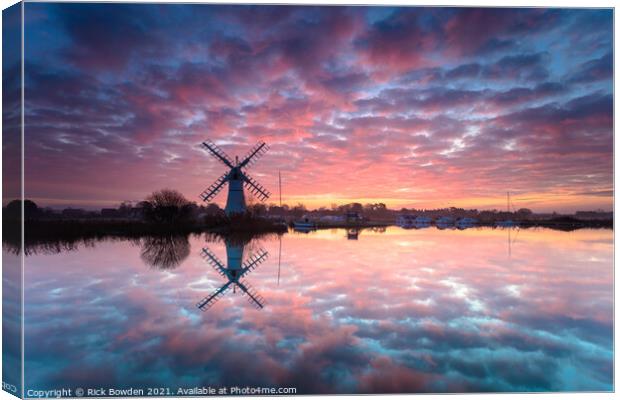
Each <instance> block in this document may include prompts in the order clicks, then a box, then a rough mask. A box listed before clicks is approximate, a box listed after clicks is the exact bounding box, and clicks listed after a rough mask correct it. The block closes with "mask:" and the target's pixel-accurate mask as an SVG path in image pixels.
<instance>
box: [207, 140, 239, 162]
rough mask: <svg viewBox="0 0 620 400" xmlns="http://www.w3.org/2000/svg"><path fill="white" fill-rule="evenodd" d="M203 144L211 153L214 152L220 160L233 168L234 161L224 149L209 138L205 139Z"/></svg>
mask: <svg viewBox="0 0 620 400" xmlns="http://www.w3.org/2000/svg"><path fill="white" fill-rule="evenodd" d="M202 146H203V147H204V148H206V149H207V150H209V151H210V152H211V154H213V155H214V156H215V157H216V158H217V159H218V160H220V161H221V162H223V163H224V164H225V165H226V166H228V167H230V168H233V162H232V160H231V158H230V157H228V155H227V154H226V153H225V152H224V150H222V149H220V148H219V147H218V146H216V144H215V143H213V142H211V141H209V140H205V141H204V142H202Z"/></svg>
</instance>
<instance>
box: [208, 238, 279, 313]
mask: <svg viewBox="0 0 620 400" xmlns="http://www.w3.org/2000/svg"><path fill="white" fill-rule="evenodd" d="M225 243H226V258H227V264H224V263H223V262H222V261H221V260H220V259H219V258H218V257H217V256H216V255H215V254H213V252H212V251H211V250H210V249H209V248H208V247H205V248H203V249H202V252H201V255H202V257H203V258H204V259H205V260H206V261H207V263H209V265H211V267H213V269H215V271H217V273H218V274H220V275H221V276H223V277H225V278H226V279H227V280H228V282H226V283H224V284H223V285H222V286H221V287H220V288H219V289H217V290H216V291H214V292H213V293H211V294H210V295H208V296H207V297H205V298H204V299H202V300H201V301H199V302H198V303H197V304H196V306H197V307H198V308H199V309H201V310H202V311H206V310H208V309H209V308H211V307H213V305H214V304H215V303H217V302H218V301H219V300H220V299H221V298H222V297H223V296H224V293H226V292H227V291H228V290H229V289H230V288H232V289H233V290H235V288H239V289H240V290H241V294H243V295H247V299H248V301H249V302H250V304H252V305H254V306H255V307H256V308H263V307H264V305H265V300H264V299H263V297H262V296H261V295H259V294H258V292H257V291H256V290H255V289H254V288H252V286H250V284H249V283H248V282H247V281H245V280H243V278H244V277H245V276H246V275H247V274H249V273H250V272H252V271H253V270H254V269H256V268H257V267H258V266H259V265H260V264H262V263H263V262H264V261H265V260H266V259H267V256H268V255H269V253H267V251H265V250H263V249H260V250H258V252H256V253H254V254H252V255H251V256H250V257H248V259H247V260H246V261H245V263H243V251H244V247H245V246H244V245H243V244H238V243H233V242H231V241H229V240H226V241H225Z"/></svg>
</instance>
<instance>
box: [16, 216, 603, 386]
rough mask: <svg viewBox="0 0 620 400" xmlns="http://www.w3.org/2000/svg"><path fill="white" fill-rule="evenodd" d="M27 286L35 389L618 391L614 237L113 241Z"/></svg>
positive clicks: (30, 276) (62, 262)
mask: <svg viewBox="0 0 620 400" xmlns="http://www.w3.org/2000/svg"><path fill="white" fill-rule="evenodd" d="M203 248H206V249H207V251H206V253H208V254H210V255H211V256H208V255H205V253H203ZM264 253H267V254H265V255H264ZM254 259H259V260H258V261H257V262H256V265H253V266H252V267H255V268H250V271H248V272H246V273H243V274H242V273H241V271H240V270H239V268H244V267H246V266H248V265H249V263H251V261H252V260H254ZM213 260H215V261H213ZM231 271H233V272H232V273H231ZM239 275H242V277H241V279H239V280H238V281H236V282H239V283H240V285H237V284H236V283H235V281H234V280H235V277H238V276H239ZM231 280H232V281H233V282H232V283H230V284H229V285H228V289H229V290H228V291H226V292H225V293H223V295H221V296H218V297H217V298H216V299H215V300H212V301H210V302H208V304H206V305H205V306H204V307H203V309H204V310H203V309H200V308H198V305H201V303H200V302H201V301H203V299H204V300H205V301H206V300H208V298H209V295H210V294H211V293H214V292H215V291H217V290H218V289H219V288H221V287H222V286H223V285H225V284H227V283H228V282H229V281H231ZM25 282H26V284H25V349H26V352H25V366H24V368H25V376H26V381H25V387H26V390H28V389H31V390H49V389H56V388H77V387H81V388H91V387H92V388H95V387H97V388H112V387H117V388H144V389H146V388H163V389H164V390H165V391H164V392H163V394H173V395H177V394H178V392H177V390H178V389H179V388H185V389H188V388H195V387H202V386H205V387H212V388H223V387H227V388H230V387H235V386H239V387H247V386H250V387H274V388H295V390H296V391H297V393H387V392H480V391H510V392H513V391H518V392H520V391H582V390H585V391H609V390H612V389H613V384H612V371H613V335H612V327H613V314H612V310H613V231H612V230H588V229H581V230H577V231H572V232H563V231H554V230H549V229H521V230H519V229H512V230H508V229H490V228H473V229H467V230H462V231H461V230H450V229H446V230H439V229H436V228H434V227H431V228H427V229H419V230H415V229H412V230H405V229H401V228H398V227H390V228H388V229H387V230H383V231H381V230H375V231H373V230H363V231H361V232H348V233H347V232H346V231H345V230H341V229H340V230H321V231H315V232H310V233H295V232H289V233H287V234H284V235H282V236H280V237H278V236H275V235H274V236H268V237H263V238H259V239H255V240H252V241H251V242H249V243H242V242H239V241H231V240H229V241H224V240H218V239H214V238H212V237H209V238H205V236H192V237H189V238H174V239H162V240H160V239H144V240H137V241H123V240H109V241H100V242H96V243H94V244H92V245H89V246H85V245H78V246H77V248H76V249H73V250H71V251H60V252H55V251H45V250H39V251H37V252H36V254H33V255H30V256H28V257H27V258H26V269H25ZM243 288H245V289H247V290H248V291H249V292H250V293H251V294H252V295H253V296H254V299H255V300H252V299H251V298H250V297H249V296H247V295H243V293H244V291H243Z"/></svg>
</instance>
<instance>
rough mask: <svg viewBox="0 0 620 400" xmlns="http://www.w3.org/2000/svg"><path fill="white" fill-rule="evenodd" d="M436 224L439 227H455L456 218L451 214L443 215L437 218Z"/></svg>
mask: <svg viewBox="0 0 620 400" xmlns="http://www.w3.org/2000/svg"><path fill="white" fill-rule="evenodd" d="M435 226H436V227H437V229H447V228H454V218H452V217H450V216H446V215H444V216H442V217H439V218H437V219H436V220H435Z"/></svg>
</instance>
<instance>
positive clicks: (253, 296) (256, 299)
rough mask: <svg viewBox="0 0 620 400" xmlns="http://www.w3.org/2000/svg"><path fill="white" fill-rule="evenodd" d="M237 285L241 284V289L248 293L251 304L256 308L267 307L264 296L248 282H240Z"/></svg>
mask: <svg viewBox="0 0 620 400" xmlns="http://www.w3.org/2000/svg"><path fill="white" fill-rule="evenodd" d="M237 286H239V289H241V290H242V291H243V293H245V294H247V295H248V297H247V298H248V302H249V303H250V304H252V305H253V306H254V307H256V308H263V307H265V299H264V298H263V296H261V295H260V294H258V292H257V291H256V290H255V289H254V288H253V287H252V286H250V285H249V284H248V283H246V282H239V283H237Z"/></svg>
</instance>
